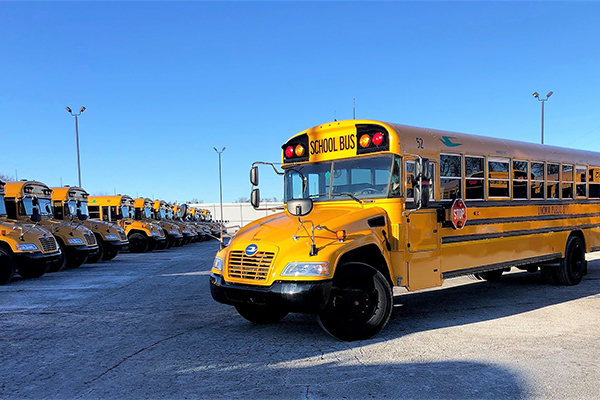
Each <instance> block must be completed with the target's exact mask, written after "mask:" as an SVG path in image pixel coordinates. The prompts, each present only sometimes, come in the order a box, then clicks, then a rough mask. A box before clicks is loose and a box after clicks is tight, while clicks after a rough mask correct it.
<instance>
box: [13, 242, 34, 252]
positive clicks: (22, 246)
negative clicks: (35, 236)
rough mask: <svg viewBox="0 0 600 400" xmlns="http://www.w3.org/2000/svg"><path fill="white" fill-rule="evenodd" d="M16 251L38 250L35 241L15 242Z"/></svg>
mask: <svg viewBox="0 0 600 400" xmlns="http://www.w3.org/2000/svg"><path fill="white" fill-rule="evenodd" d="M16 248H17V251H34V250H39V249H38V247H37V245H36V244H35V243H17V244H16Z"/></svg>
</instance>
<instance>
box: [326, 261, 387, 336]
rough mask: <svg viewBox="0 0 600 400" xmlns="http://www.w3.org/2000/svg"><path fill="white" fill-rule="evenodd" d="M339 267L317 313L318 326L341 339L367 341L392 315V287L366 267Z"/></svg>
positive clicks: (350, 265)
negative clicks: (321, 309) (320, 310)
mask: <svg viewBox="0 0 600 400" xmlns="http://www.w3.org/2000/svg"><path fill="white" fill-rule="evenodd" d="M340 268H342V269H341V270H340V272H339V274H336V276H335V277H334V279H333V288H332V291H331V294H330V296H329V300H328V302H327V305H326V306H325V308H324V309H323V311H322V312H320V313H319V314H318V322H319V325H321V327H322V328H323V329H325V331H326V332H327V333H329V334H330V335H331V336H333V337H335V338H337V339H340V340H345V341H353V340H364V339H369V338H370V337H372V336H374V335H376V334H377V333H379V331H381V330H382V329H383V327H384V326H385V325H386V324H387V323H388V321H389V319H390V317H391V315H392V309H393V300H394V297H393V294H392V288H391V287H390V284H389V283H388V281H387V280H386V279H385V277H384V276H383V275H382V274H381V272H379V271H377V270H376V269H375V268H373V267H371V266H369V265H367V264H362V263H350V264H345V265H343V266H341V267H340Z"/></svg>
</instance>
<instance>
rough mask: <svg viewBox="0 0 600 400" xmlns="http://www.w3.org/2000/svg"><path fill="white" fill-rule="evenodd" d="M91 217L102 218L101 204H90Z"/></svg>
mask: <svg viewBox="0 0 600 400" xmlns="http://www.w3.org/2000/svg"><path fill="white" fill-rule="evenodd" d="M88 211H89V213H90V219H100V206H89V207H88Z"/></svg>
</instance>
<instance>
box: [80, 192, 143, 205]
mask: <svg viewBox="0 0 600 400" xmlns="http://www.w3.org/2000/svg"><path fill="white" fill-rule="evenodd" d="M128 202H131V203H133V199H132V198H131V196H127V195H125V194H119V195H116V196H90V197H88V203H89V204H90V205H97V206H112V205H121V204H124V203H128Z"/></svg>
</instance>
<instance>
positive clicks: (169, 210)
mask: <svg viewBox="0 0 600 400" xmlns="http://www.w3.org/2000/svg"><path fill="white" fill-rule="evenodd" d="M154 207H155V209H156V202H155V203H154ZM161 207H164V208H165V220H166V221H168V222H170V223H172V224H174V225H175V226H176V227H177V228H178V229H179V231H180V232H181V234H182V236H183V239H182V240H181V243H179V244H177V246H183V245H184V244H187V243H189V242H191V241H192V240H194V239H195V238H196V235H195V234H194V233H193V232H192V230H190V227H189V225H188V224H187V223H185V222H184V221H179V220H177V219H176V215H175V211H174V206H173V204H171V203H167V202H164V204H162V205H161Z"/></svg>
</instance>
